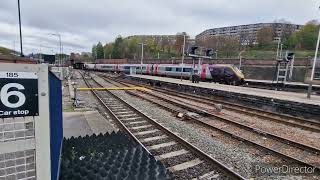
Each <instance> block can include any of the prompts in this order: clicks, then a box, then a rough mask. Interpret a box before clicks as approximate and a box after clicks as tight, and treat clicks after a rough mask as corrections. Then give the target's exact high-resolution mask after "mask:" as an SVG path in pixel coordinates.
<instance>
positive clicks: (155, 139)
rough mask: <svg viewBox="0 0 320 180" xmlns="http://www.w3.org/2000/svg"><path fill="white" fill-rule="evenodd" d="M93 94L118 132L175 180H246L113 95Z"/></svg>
mask: <svg viewBox="0 0 320 180" xmlns="http://www.w3.org/2000/svg"><path fill="white" fill-rule="evenodd" d="M81 75H82V74H81ZM82 76H83V75H82ZM83 79H84V81H85V83H86V85H87V86H88V87H102V85H101V84H99V83H98V82H97V81H95V80H94V79H86V77H84V76H83ZM92 93H93V94H94V96H95V97H96V98H97V99H98V101H99V102H100V103H101V104H102V105H103V107H104V108H105V109H106V110H107V111H108V112H109V114H110V115H111V116H112V117H113V119H114V120H115V121H116V123H117V124H118V125H119V126H120V127H121V129H123V130H124V131H125V132H127V133H128V134H129V135H130V136H131V137H132V138H133V139H134V140H135V141H136V142H137V143H139V144H140V145H141V146H142V147H143V148H144V149H145V150H146V151H147V152H149V153H150V154H153V155H155V157H156V158H157V159H158V160H160V161H162V162H163V163H164V164H165V165H166V167H168V169H169V170H170V171H171V172H172V173H173V175H174V176H175V178H176V179H192V178H198V179H209V178H215V179H245V178H244V177H243V176H241V175H240V174H238V173H237V172H235V171H234V170H232V168H229V167H227V166H225V165H224V164H222V163H221V162H219V161H217V160H216V159H214V158H212V157H211V156H209V155H208V154H206V153H204V152H203V151H201V150H200V149H198V148H197V147H195V146H193V145H192V144H190V143H188V142H187V141H185V140H184V139H182V138H181V137H179V136H178V135H176V134H174V133H172V132H171V131H170V130H169V129H167V128H165V127H164V126H162V125H161V124H159V123H157V122H156V121H155V120H153V119H151V118H149V117H148V116H147V115H145V114H144V113H142V112H140V111H139V110H137V109H136V108H135V107H132V106H131V105H129V104H128V103H126V102H125V101H124V100H123V99H121V98H120V97H118V96H116V95H115V94H113V93H112V92H109V91H92Z"/></svg>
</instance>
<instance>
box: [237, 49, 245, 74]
mask: <svg viewBox="0 0 320 180" xmlns="http://www.w3.org/2000/svg"><path fill="white" fill-rule="evenodd" d="M245 51H246V50H242V51H241V52H240V53H239V70H241V64H242V56H241V54H242V53H244V52H245Z"/></svg>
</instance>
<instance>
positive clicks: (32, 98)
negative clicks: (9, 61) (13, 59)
mask: <svg viewBox="0 0 320 180" xmlns="http://www.w3.org/2000/svg"><path fill="white" fill-rule="evenodd" d="M38 115H39V100H38V76H37V74H36V73H35V72H4V71H0V118H9V117H22V116H38Z"/></svg>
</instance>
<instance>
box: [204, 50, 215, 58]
mask: <svg viewBox="0 0 320 180" xmlns="http://www.w3.org/2000/svg"><path fill="white" fill-rule="evenodd" d="M212 52H213V49H206V50H205V55H206V56H208V57H210V56H212V55H213V53H212Z"/></svg>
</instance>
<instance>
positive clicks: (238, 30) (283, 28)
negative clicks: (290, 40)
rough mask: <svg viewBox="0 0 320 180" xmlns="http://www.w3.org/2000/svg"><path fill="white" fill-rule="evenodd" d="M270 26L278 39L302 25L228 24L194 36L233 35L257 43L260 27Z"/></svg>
mask: <svg viewBox="0 0 320 180" xmlns="http://www.w3.org/2000/svg"><path fill="white" fill-rule="evenodd" d="M266 27H269V28H272V29H273V31H274V41H277V40H279V38H280V37H282V36H283V35H284V34H286V33H292V32H295V31H299V30H300V29H301V28H302V25H297V24H288V23H258V24H247V25H239V26H229V27H220V28H213V29H207V30H205V31H203V32H202V33H200V34H198V35H197V36H196V41H197V42H201V41H205V40H207V39H208V38H210V37H235V38H238V39H240V40H241V42H249V41H250V42H252V43H253V44H257V35H258V31H259V30H260V29H262V28H266Z"/></svg>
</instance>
